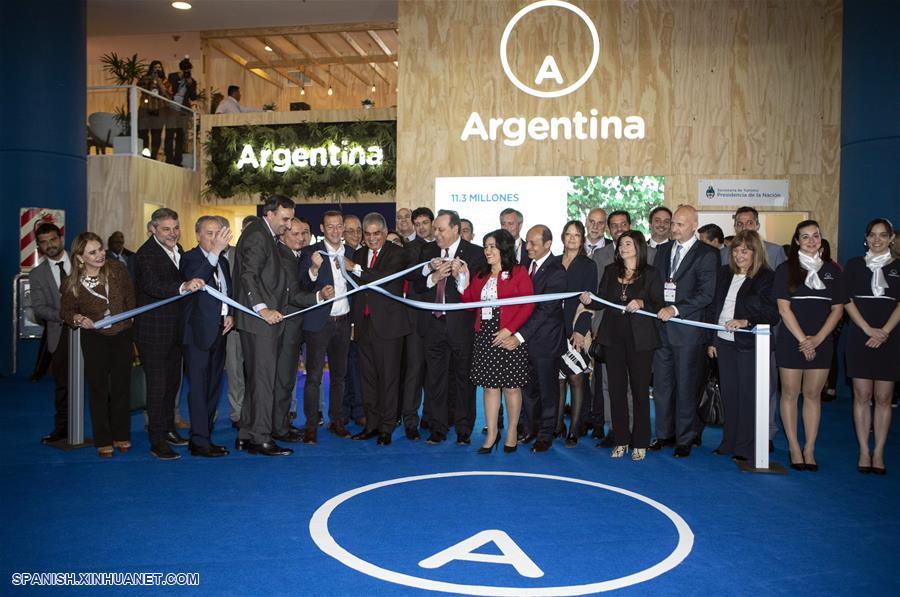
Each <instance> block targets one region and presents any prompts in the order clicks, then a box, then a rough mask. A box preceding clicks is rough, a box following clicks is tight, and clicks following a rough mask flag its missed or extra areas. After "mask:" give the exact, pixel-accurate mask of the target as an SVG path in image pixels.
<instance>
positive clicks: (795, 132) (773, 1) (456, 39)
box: [397, 0, 842, 240]
mask: <svg viewBox="0 0 900 597" xmlns="http://www.w3.org/2000/svg"><path fill="white" fill-rule="evenodd" d="M572 2H573V3H574V4H576V5H577V6H579V7H580V8H582V9H583V10H584V11H585V12H586V13H587V14H588V15H589V16H590V18H591V20H592V21H593V22H594V23H595V24H596V26H597V29H598V31H599V35H600V40H601V52H600V60H599V64H598V66H597V69H596V71H595V73H594V75H593V76H592V77H591V78H590V79H589V80H588V81H587V83H586V84H585V85H584V86H583V87H582V88H581V89H579V90H578V91H576V92H574V93H573V94H571V95H567V96H565V97H561V98H556V99H540V98H535V97H532V96H530V95H526V94H525V93H523V92H521V91H520V90H518V89H517V88H515V87H514V86H513V85H512V83H511V82H510V81H509V80H508V79H507V77H506V76H505V75H504V73H503V70H502V68H501V63H500V58H499V52H498V48H499V45H500V38H501V35H502V32H503V29H504V27H505V26H506V23H507V22H508V21H509V20H510V18H511V17H512V16H513V15H514V14H515V13H516V12H517V11H518V10H519V9H520V8H522V7H524V6H526V5H528V4H529V2H528V1H527V0H494V1H490V2H484V1H480V0H457V1H453V2H450V1H443V0H400V20H399V30H400V38H401V46H400V51H401V53H402V55H403V60H401V61H400V90H399V105H398V166H397V173H398V181H397V201H398V204H399V205H405V206H415V205H429V204H431V203H433V200H434V178H435V177H437V176H514V175H629V174H631V175H634V174H654V175H665V177H666V201H667V203H668V204H670V205H677V204H680V203H693V204H696V187H697V179H699V178H731V177H739V178H787V179H788V180H789V182H790V204H789V205H788V206H787V208H786V209H788V210H793V211H809V212H810V213H811V214H812V216H813V217H815V218H817V219H818V220H819V221H820V222H821V223H822V225H823V228H824V230H825V234H826V236H827V237H829V238H831V239H833V240H836V238H837V213H838V209H837V206H838V187H839V185H838V182H839V142H840V88H841V19H842V3H841V1H840V0H768V1H762V0H758V1H757V0H730V1H729V0H710V1H693V0H641V1H640V2H636V1H622V0H610V1H599V0H594V1H592V0H572ZM538 15H542V16H538ZM509 49H510V53H509V56H510V62H511V67H512V69H513V71H514V72H516V74H517V75H518V76H519V78H520V79H523V80H526V81H527V80H531V81H533V80H534V76H535V73H536V72H537V69H538V67H539V66H540V65H541V63H542V61H543V59H544V57H545V56H546V55H548V54H552V55H554V57H555V58H556V59H557V61H558V63H559V66H560V69H561V70H562V71H563V72H572V71H578V70H579V69H582V70H583V68H584V66H586V64H587V58H586V56H589V55H590V51H591V44H590V39H589V36H588V32H587V29H586V27H585V26H584V24H583V23H582V21H580V20H579V19H578V18H577V17H576V16H575V15H573V14H572V13H569V12H566V11H561V10H558V9H552V11H551V12H544V13H539V12H535V13H532V14H531V15H529V16H528V17H525V18H523V19H522V20H521V21H520V23H519V25H518V26H517V27H516V28H515V29H514V32H513V34H512V36H511V38H510V42H509ZM590 108H597V109H598V110H599V112H600V114H601V115H620V116H623V117H624V116H627V115H633V114H636V115H640V116H642V117H643V118H644V120H645V122H646V138H645V139H642V140H633V141H628V140H618V141H617V140H613V139H609V140H597V141H590V140H589V141H577V140H571V141H565V140H558V141H555V142H550V141H532V140H527V141H526V142H525V143H524V144H523V145H522V146H520V147H506V146H504V145H503V144H502V143H501V142H500V141H496V142H490V141H489V142H483V141H481V140H477V139H474V140H473V139H470V140H469V141H466V142H462V141H460V133H461V132H462V131H463V128H464V125H465V123H466V119H467V118H468V116H469V114H470V113H471V112H472V111H478V112H479V113H480V114H481V115H482V117H483V118H485V120H486V119H487V118H488V117H512V116H525V117H526V118H531V117H534V116H544V117H549V116H557V115H558V116H571V115H573V114H574V112H575V111H576V110H581V111H582V112H587V111H588V110H590Z"/></svg>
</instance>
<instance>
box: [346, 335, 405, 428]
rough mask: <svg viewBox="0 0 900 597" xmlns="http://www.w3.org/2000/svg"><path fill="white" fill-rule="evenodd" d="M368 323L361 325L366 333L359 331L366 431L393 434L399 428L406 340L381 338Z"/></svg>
mask: <svg viewBox="0 0 900 597" xmlns="http://www.w3.org/2000/svg"><path fill="white" fill-rule="evenodd" d="M366 320H367V321H364V322H363V323H362V325H363V326H364V329H361V330H357V334H358V336H357V347H358V348H359V370H360V375H361V382H362V385H361V388H362V399H363V407H364V408H365V413H366V430H367V431H377V432H379V433H391V432H393V431H394V426H395V425H396V424H397V396H398V394H399V388H400V376H399V373H400V354H401V351H402V350H403V337H400V338H381V337H379V336H378V334H376V333H375V328H374V326H372V322H371V321H370V320H368V318H366Z"/></svg>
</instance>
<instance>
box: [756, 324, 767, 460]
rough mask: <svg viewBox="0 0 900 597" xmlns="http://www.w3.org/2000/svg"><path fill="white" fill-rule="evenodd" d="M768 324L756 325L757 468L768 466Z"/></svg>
mask: <svg viewBox="0 0 900 597" xmlns="http://www.w3.org/2000/svg"><path fill="white" fill-rule="evenodd" d="M769 332H770V327H769V326H768V325H758V326H756V334H755V336H756V436H755V438H754V439H755V442H754V443H755V446H756V447H755V450H754V455H753V457H754V463H755V465H756V468H757V469H767V468H769V375H770V371H769V365H770V363H771V358H770V356H771V355H770V353H769V348H770V345H771V336H769Z"/></svg>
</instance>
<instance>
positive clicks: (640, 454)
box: [631, 448, 647, 462]
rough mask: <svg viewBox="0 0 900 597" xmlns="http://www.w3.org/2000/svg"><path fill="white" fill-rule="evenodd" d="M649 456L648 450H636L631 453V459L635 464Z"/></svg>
mask: <svg viewBox="0 0 900 597" xmlns="http://www.w3.org/2000/svg"><path fill="white" fill-rule="evenodd" d="M646 456H647V449H646V448H635V449H634V450H632V451H631V459H632V460H633V461H635V462H637V461H638V460H643V459H644V458H645V457H646Z"/></svg>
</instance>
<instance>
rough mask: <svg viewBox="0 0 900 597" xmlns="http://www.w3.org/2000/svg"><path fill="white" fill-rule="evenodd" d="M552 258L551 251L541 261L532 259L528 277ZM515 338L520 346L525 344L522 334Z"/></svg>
mask: <svg viewBox="0 0 900 597" xmlns="http://www.w3.org/2000/svg"><path fill="white" fill-rule="evenodd" d="M550 257H553V253H551V252H550V251H547V254H546V255H544V256H543V257H541V258H540V259H532V260H531V265H529V266H528V275H529V276H530V275H531V272H532V268H533V271H534V273H537V272H538V270H539V269H541V266H543V265H544V262H545V261H547V259H549V258H550ZM515 336H516V338H517V339H518V340H519V344H525V338H523V337H522V334H520V333H519V332H516V333H515Z"/></svg>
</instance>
